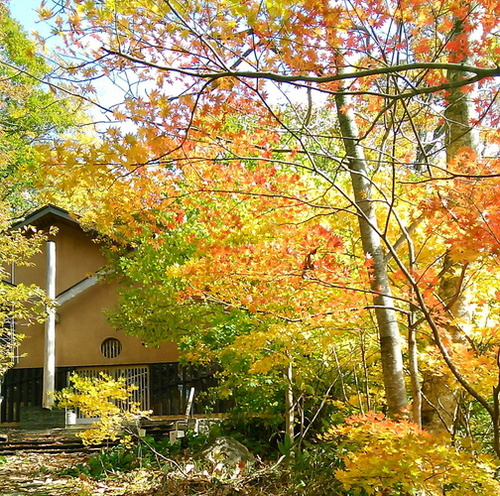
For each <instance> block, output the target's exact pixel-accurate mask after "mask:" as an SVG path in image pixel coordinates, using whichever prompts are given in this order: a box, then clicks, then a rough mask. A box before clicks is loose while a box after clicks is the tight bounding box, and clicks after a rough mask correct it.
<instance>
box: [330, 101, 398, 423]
mask: <svg viewBox="0 0 500 496" xmlns="http://www.w3.org/2000/svg"><path fill="white" fill-rule="evenodd" d="M335 103H336V105H337V115H338V119H339V124H340V130H341V133H342V137H343V142H344V147H345V151H346V157H347V163H348V165H349V171H350V175H351V184H352V188H353V192H354V201H355V204H356V208H357V213H358V219H359V231H360V235H361V242H362V246H363V251H364V252H365V254H366V255H367V256H369V257H371V258H372V260H373V266H372V268H371V271H372V274H371V275H372V282H371V290H372V291H373V304H374V307H375V316H376V319H377V325H378V332H379V341H380V356H381V363H382V373H383V378H384V389H385V394H386V400H387V407H388V414H389V415H390V416H392V417H394V416H398V415H402V414H404V415H406V412H404V411H405V410H406V409H407V407H408V397H407V393H406V387H405V382H404V374H403V356H402V352H401V343H400V340H401V338H400V332H399V324H398V321H397V318H396V312H395V310H394V301H393V299H392V294H391V289H390V286H389V279H388V277H387V263H386V261H385V255H384V251H383V248H382V240H381V236H380V233H379V230H378V227H377V218H376V214H375V207H374V203H373V201H372V198H371V186H372V183H371V181H370V178H369V177H368V170H367V166H366V160H365V156H364V151H363V148H362V147H361V146H360V144H359V143H358V130H357V126H356V123H355V122H354V117H353V115H352V113H351V112H350V111H346V109H347V106H346V104H347V101H346V97H345V96H344V95H342V94H337V95H336V96H335Z"/></svg>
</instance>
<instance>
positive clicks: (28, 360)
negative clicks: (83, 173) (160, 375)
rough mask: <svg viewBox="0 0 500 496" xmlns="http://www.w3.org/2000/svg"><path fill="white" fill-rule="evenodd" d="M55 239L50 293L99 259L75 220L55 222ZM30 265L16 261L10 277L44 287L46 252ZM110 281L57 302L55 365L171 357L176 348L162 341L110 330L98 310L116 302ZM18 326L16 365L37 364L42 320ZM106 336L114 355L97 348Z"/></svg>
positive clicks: (78, 277)
mask: <svg viewBox="0 0 500 496" xmlns="http://www.w3.org/2000/svg"><path fill="white" fill-rule="evenodd" d="M57 226H58V229H59V230H58V232H57V234H56V236H55V237H54V238H53V240H54V241H55V242H56V257H57V278H56V286H57V290H56V293H57V294H58V295H59V294H60V293H62V292H63V291H65V290H67V289H68V288H70V287H71V286H73V285H75V284H77V283H78V282H80V281H81V280H82V279H84V278H85V277H88V276H90V275H92V274H93V273H94V272H95V271H97V270H99V269H100V268H101V267H102V266H103V264H104V257H103V256H102V254H101V252H100V247H99V245H98V244H96V243H95V242H94V241H93V239H92V236H91V235H89V234H87V233H85V232H83V231H82V230H81V229H80V228H79V226H78V225H77V224H74V225H73V224H71V223H67V222H63V223H58V225H57ZM33 262H34V263H35V266H34V267H17V268H15V272H14V281H15V283H16V284H18V283H21V282H23V283H35V284H37V285H39V286H41V287H42V288H44V287H45V278H46V275H45V274H46V273H45V266H46V255H45V249H44V253H42V254H40V255H37V256H36V257H35V258H34V260H33ZM115 289H116V287H115V286H112V285H109V284H107V283H99V284H97V285H95V286H93V287H91V288H89V289H87V290H86V291H85V292H83V293H81V294H79V295H77V296H75V297H74V298H73V299H71V300H69V301H67V302H66V303H64V304H62V305H61V306H60V307H59V308H58V311H57V313H58V324H57V326H56V366H57V367H66V366H68V367H72V366H91V365H121V364H140V363H154V362H173V361H177V359H178V353H177V348H176V346H175V345H174V344H173V343H166V344H165V345H163V346H161V347H160V348H146V347H144V346H143V345H142V344H141V341H140V340H139V339H137V338H135V337H132V336H126V335H124V334H123V333H120V332H117V331H115V330H113V329H112V328H111V327H110V326H109V325H108V323H107V322H106V319H105V317H104V315H103V310H104V309H110V308H112V307H113V306H114V305H115V303H116V296H115ZM17 330H18V332H21V333H23V334H25V335H26V338H25V339H24V341H23V343H22V345H21V353H22V354H25V356H23V357H22V358H21V359H20V361H19V364H18V365H17V367H42V366H43V350H44V326H43V325H35V326H30V327H26V326H24V325H23V324H22V323H18V326H17ZM108 337H114V338H118V339H119V340H120V342H121V343H122V351H121V353H120V355H119V356H118V357H116V358H105V357H104V356H103V355H102V354H101V343H102V342H103V341H104V340H105V339H106V338H108Z"/></svg>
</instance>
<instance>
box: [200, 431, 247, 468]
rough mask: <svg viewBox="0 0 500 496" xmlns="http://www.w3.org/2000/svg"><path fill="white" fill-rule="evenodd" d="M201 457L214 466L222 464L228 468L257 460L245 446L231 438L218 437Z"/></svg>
mask: <svg viewBox="0 0 500 496" xmlns="http://www.w3.org/2000/svg"><path fill="white" fill-rule="evenodd" d="M201 456H202V457H203V458H204V459H205V460H208V461H209V462H211V463H213V464H214V465H219V464H222V465H224V466H225V467H227V468H234V467H236V466H237V465H238V464H240V463H241V462H250V461H254V460H255V457H254V456H253V455H252V453H250V451H248V448H247V447H246V446H245V445H243V444H241V443H240V442H239V441H236V439H233V438H231V437H218V438H217V439H215V441H213V443H212V444H211V445H210V446H209V447H208V448H206V449H205V450H204V451H203V452H202V453H201Z"/></svg>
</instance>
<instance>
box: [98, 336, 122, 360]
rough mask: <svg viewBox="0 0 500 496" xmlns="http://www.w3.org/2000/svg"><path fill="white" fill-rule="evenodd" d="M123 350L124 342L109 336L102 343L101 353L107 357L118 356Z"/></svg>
mask: <svg viewBox="0 0 500 496" xmlns="http://www.w3.org/2000/svg"><path fill="white" fill-rule="evenodd" d="M121 352H122V344H121V343H120V341H119V340H118V339H116V338H107V339H105V340H104V341H103V342H102V344H101V353H102V355H103V356H104V357H106V358H116V357H117V356H118V355H119V354H120V353H121Z"/></svg>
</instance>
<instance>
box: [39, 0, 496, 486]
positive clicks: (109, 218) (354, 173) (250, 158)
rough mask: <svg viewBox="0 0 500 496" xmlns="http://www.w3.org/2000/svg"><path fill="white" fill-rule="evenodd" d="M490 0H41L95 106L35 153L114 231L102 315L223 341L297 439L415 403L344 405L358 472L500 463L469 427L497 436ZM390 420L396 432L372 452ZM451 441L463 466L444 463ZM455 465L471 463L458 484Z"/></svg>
mask: <svg viewBox="0 0 500 496" xmlns="http://www.w3.org/2000/svg"><path fill="white" fill-rule="evenodd" d="M499 8H500V7H499V5H498V2H496V1H490V0H479V1H477V2H473V3H471V2H469V3H464V2H457V1H454V0H445V1H441V2H423V1H415V0H412V1H400V2H397V3H391V2H379V1H377V0H375V1H370V2H368V3H367V2H361V1H359V2H358V1H354V2H325V1H321V0H303V1H299V2H297V1H293V2H292V1H288V0H281V1H279V2H271V1H269V2H268V1H265V2H254V1H252V0H249V1H246V2H240V3H238V2H237V3H234V2H226V1H223V0H213V1H211V0H210V1H206V2H199V1H197V0H193V1H189V2H177V1H165V2H161V3H157V2H154V1H152V0H151V1H150V0H141V1H130V0H127V1H125V0H123V1H120V0H114V1H105V2H94V1H80V0H75V1H67V2H64V3H63V5H61V8H60V10H50V9H48V8H47V7H45V6H44V7H42V8H41V10H40V15H41V17H42V18H44V19H46V20H47V22H51V23H52V24H53V26H54V30H55V32H57V33H58V34H59V35H60V36H61V37H62V40H63V41H64V43H65V47H66V48H65V52H64V53H65V57H66V59H65V63H64V64H62V65H61V68H60V74H62V75H63V77H64V78H65V79H64V80H65V81H66V82H67V80H68V79H71V78H72V77H73V78H74V79H75V83H74V84H75V91H80V92H83V94H84V96H85V98H86V100H87V101H94V102H95V103H96V105H97V106H96V109H98V111H99V112H102V116H100V118H99V121H100V122H99V123H97V124H96V125H95V127H94V129H93V132H89V131H88V130H86V132H85V133H82V134H80V133H74V134H73V135H72V136H68V137H65V139H56V140H55V141H54V142H53V143H50V144H47V145H46V146H41V147H40V153H43V154H44V156H45V157H47V158H46V160H45V162H44V163H45V168H46V176H45V180H46V181H49V182H50V184H51V185H52V188H51V191H49V192H48V196H47V197H48V198H49V199H50V200H51V201H57V202H66V204H68V203H73V204H76V205H77V206H78V207H79V208H80V209H81V210H82V211H84V212H85V219H86V222H87V223H88V225H89V226H93V227H97V228H98V230H99V231H100V232H101V233H103V234H104V235H106V236H107V239H112V240H113V243H112V244H111V246H110V263H111V264H112V265H113V267H114V272H115V276H116V277H117V278H118V279H119V280H120V282H121V284H122V288H123V290H122V294H121V302H122V306H121V308H120V309H119V310H117V311H115V312H112V313H111V314H110V320H111V321H112V322H113V323H114V324H115V325H116V327H118V328H120V329H124V330H126V331H127V332H130V333H132V334H136V335H140V336H141V338H143V339H144V340H145V341H146V342H148V343H150V344H156V343H158V342H161V341H162V340H174V341H176V342H178V344H179V347H180V349H181V351H182V353H183V356H184V357H185V359H188V360H201V361H212V362H218V363H219V364H220V365H221V370H222V371H221V373H220V374H221V377H220V379H221V389H220V393H219V394H221V395H227V396H230V395H233V396H234V397H235V398H236V399H237V404H239V405H244V407H245V408H246V409H248V410H251V409H253V410H254V411H258V412H259V413H263V412H265V413H266V414H270V413H273V414H276V413H280V414H281V415H283V416H284V417H286V419H287V432H288V434H289V435H290V434H292V435H295V434H296V435H297V436H298V438H299V439H301V440H302V439H304V438H306V437H307V435H308V433H310V432H311V430H315V429H317V428H318V426H319V425H320V423H321V420H322V418H328V416H329V415H341V416H344V417H348V416H349V415H350V414H352V413H358V414H365V413H366V412H368V411H371V410H374V409H375V410H377V411H382V410H383V411H387V412H388V413H389V415H390V416H391V417H393V418H397V419H400V418H401V416H403V417H405V416H409V415H411V416H412V418H413V420H414V422H415V425H414V424H411V423H408V422H406V421H402V422H401V423H397V422H396V423H395V422H393V421H392V420H382V419H381V418H380V417H378V416H377V415H375V417H373V418H372V417H370V418H367V420H365V421H361V420H360V421H359V422H358V423H356V422H354V421H349V422H347V423H346V424H345V426H343V427H341V428H337V435H339V436H341V437H342V436H345V437H346V439H348V440H349V442H351V441H352V443H353V444H352V446H356V447H357V448H356V449H358V450H359V452H357V454H356V455H355V456H354V455H353V458H352V460H353V461H352V462H349V463H347V462H346V471H344V472H339V473H338V477H339V479H341V480H342V481H343V482H344V484H345V485H346V487H347V486H349V487H354V485H355V483H354V482H352V480H350V479H349V477H351V476H352V477H357V476H359V475H360V473H359V471H361V470H362V469H363V470H367V471H368V472H367V473H368V475H367V477H376V475H375V472H376V471H377V470H378V469H379V468H380V467H382V466H385V468H384V469H383V470H386V471H387V473H389V474H390V475H389V476H388V478H387V479H383V480H382V479H380V477H379V478H378V479H377V481H378V482H377V483H375V482H373V481H372V482H373V484H372V482H370V483H368V482H366V483H362V482H359V484H358V482H356V484H358V486H356V487H361V488H363V490H365V491H369V489H368V488H369V487H371V488H372V489H370V490H371V491H375V489H373V488H375V487H376V488H377V489H376V490H377V491H382V493H381V494H384V493H383V491H385V490H386V489H388V488H389V487H394V486H395V485H396V486H397V485H398V484H399V486H398V487H402V489H401V490H402V491H406V492H411V491H414V490H420V489H425V490H426V491H430V492H431V494H432V492H433V491H437V490H438V489H437V488H438V487H442V486H447V485H449V486H450V487H451V488H452V489H450V491H451V492H450V494H453V491H456V492H455V494H468V493H467V491H473V490H476V489H477V487H479V486H477V485H478V484H479V485H480V484H485V486H484V487H486V485H488V484H491V485H492V486H491V487H493V486H494V485H495V484H496V483H495V482H493V481H492V480H491V477H490V475H491V474H490V472H489V468H488V470H485V472H484V474H485V475H484V478H481V476H479V475H477V474H478V471H477V470H476V467H479V466H480V465H481V463H483V462H481V461H478V460H479V459H480V457H479V458H475V454H474V453H473V451H474V450H470V449H468V448H467V449H465V448H464V449H463V450H462V446H465V445H460V446H458V445H459V442H458V441H457V439H458V438H461V437H465V438H468V439H470V440H471V443H470V446H472V445H473V443H474V442H475V440H477V439H481V440H482V442H483V447H482V448H481V449H482V450H483V451H488V450H493V451H494V452H496V453H497V455H500V416H499V411H500V409H499V401H500V399H499V391H500V386H499V382H498V360H497V352H498V348H499V346H500V341H499V337H498V331H497V329H498V327H499V324H500V313H499V311H500V304H499V298H498V295H499V289H498V287H497V282H496V281H497V279H498V253H499V243H498V240H499V236H500V218H499V208H498V194H497V193H498V188H499V185H500V173H499V166H500V164H499V162H498V160H499V159H498V146H499V143H498V132H497V128H498V124H499V122H500V114H499V107H498V102H497V92H498V84H497V78H498V76H499V75H500V71H499V69H498V64H497V61H498V56H499V53H500V46H499V44H498V32H497V30H498V28H497V22H496V21H497V18H498V15H499V14H500V10H499ZM75 60H77V61H75ZM105 78H109V81H113V82H114V83H115V84H116V85H117V86H116V87H115V93H114V95H113V98H115V97H116V99H114V100H113V101H112V102H110V101H107V100H106V99H101V98H100V92H102V91H103V88H102V86H100V85H101V84H102V83H101V81H102V80H104V79H105ZM78 81H79V82H80V84H78ZM82 81H84V83H82ZM107 84H110V83H107ZM116 88H120V89H119V90H118V89H116ZM96 111H97V110H96ZM103 120H104V121H106V124H103V123H102V121H103ZM61 164H62V165H61ZM438 391H439V393H438ZM492 391H493V392H492ZM445 396H446V400H445ZM283 398H285V401H284V402H283ZM440 405H445V406H443V407H442V408H441V407H440ZM440 409H441V410H442V411H441V410H440ZM432 412H434V413H432ZM479 412H481V413H479ZM436 414H437V416H438V417H441V418H440V419H438V420H437V422H434V421H432V422H431V421H430V420H429V416H432V417H436ZM294 415H296V416H294ZM422 424H423V427H424V428H425V427H428V429H429V430H436V428H437V427H436V426H437V425H438V424H439V428H437V429H438V430H441V431H446V432H447V435H448V436H450V437H448V438H446V442H445V441H443V439H444V438H443V437H439V436H440V435H441V434H438V433H433V434H430V433H428V432H426V431H425V430H422V429H421V427H420V426H419V425H422ZM311 426H314V428H313V427H311ZM490 429H491V430H490ZM489 432H493V435H492V436H490V434H488V433H489ZM368 434H369V437H368ZM363 435H366V437H363ZM436 436H437V437H436ZM486 439H488V440H486ZM379 443H382V444H384V445H386V446H387V450H388V451H390V452H391V453H395V455H394V456H389V455H384V457H383V459H382V458H381V457H379V456H376V455H377V454H376V453H375V451H376V449H377V448H376V446H377V445H378V444H379ZM466 451H467V454H466V453H465V452H466ZM353 452H354V448H353ZM410 452H411V453H412V455H411V456H410V455H408V457H407V456H406V453H410ZM370 453H371V454H373V456H371V455H370ZM381 453H382V451H381V450H379V454H381ZM401 453H403V455H401ZM462 457H463V458H462ZM444 459H446V460H447V462H449V465H448V469H447V472H448V473H447V474H446V475H443V474H441V473H437V472H433V470H435V469H436V467H438V466H439V464H440V463H441V462H442V460H444ZM384 463H386V465H384ZM404 463H407V465H404V466H403V465H401V464H404ZM485 463H486V462H485ZM488 463H489V462H488ZM459 467H475V468H474V469H472V468H471V471H473V473H474V475H473V476H471V477H472V478H471V479H470V480H469V479H467V480H465V479H464V480H463V481H462V482H463V487H462V489H461V490H463V491H464V492H462V493H460V492H457V491H458V489H456V487H455V484H456V483H457V478H459V474H460V472H461V470H462V472H463V469H459ZM380 470H382V469H381V468H380ZM383 470H382V472H383ZM400 471H401V472H402V473H404V474H408V479H406V478H405V477H406V476H401V477H399V475H398V476H396V475H394V474H395V473H396V472H397V473H399V472H400ZM349 474H350V475H349ZM377 477H378V476H377ZM398 477H399V478H398ZM370 480H371V479H370ZM488 481H489V482H488ZM475 485H476V486H475ZM473 488H476V489H473Z"/></svg>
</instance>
